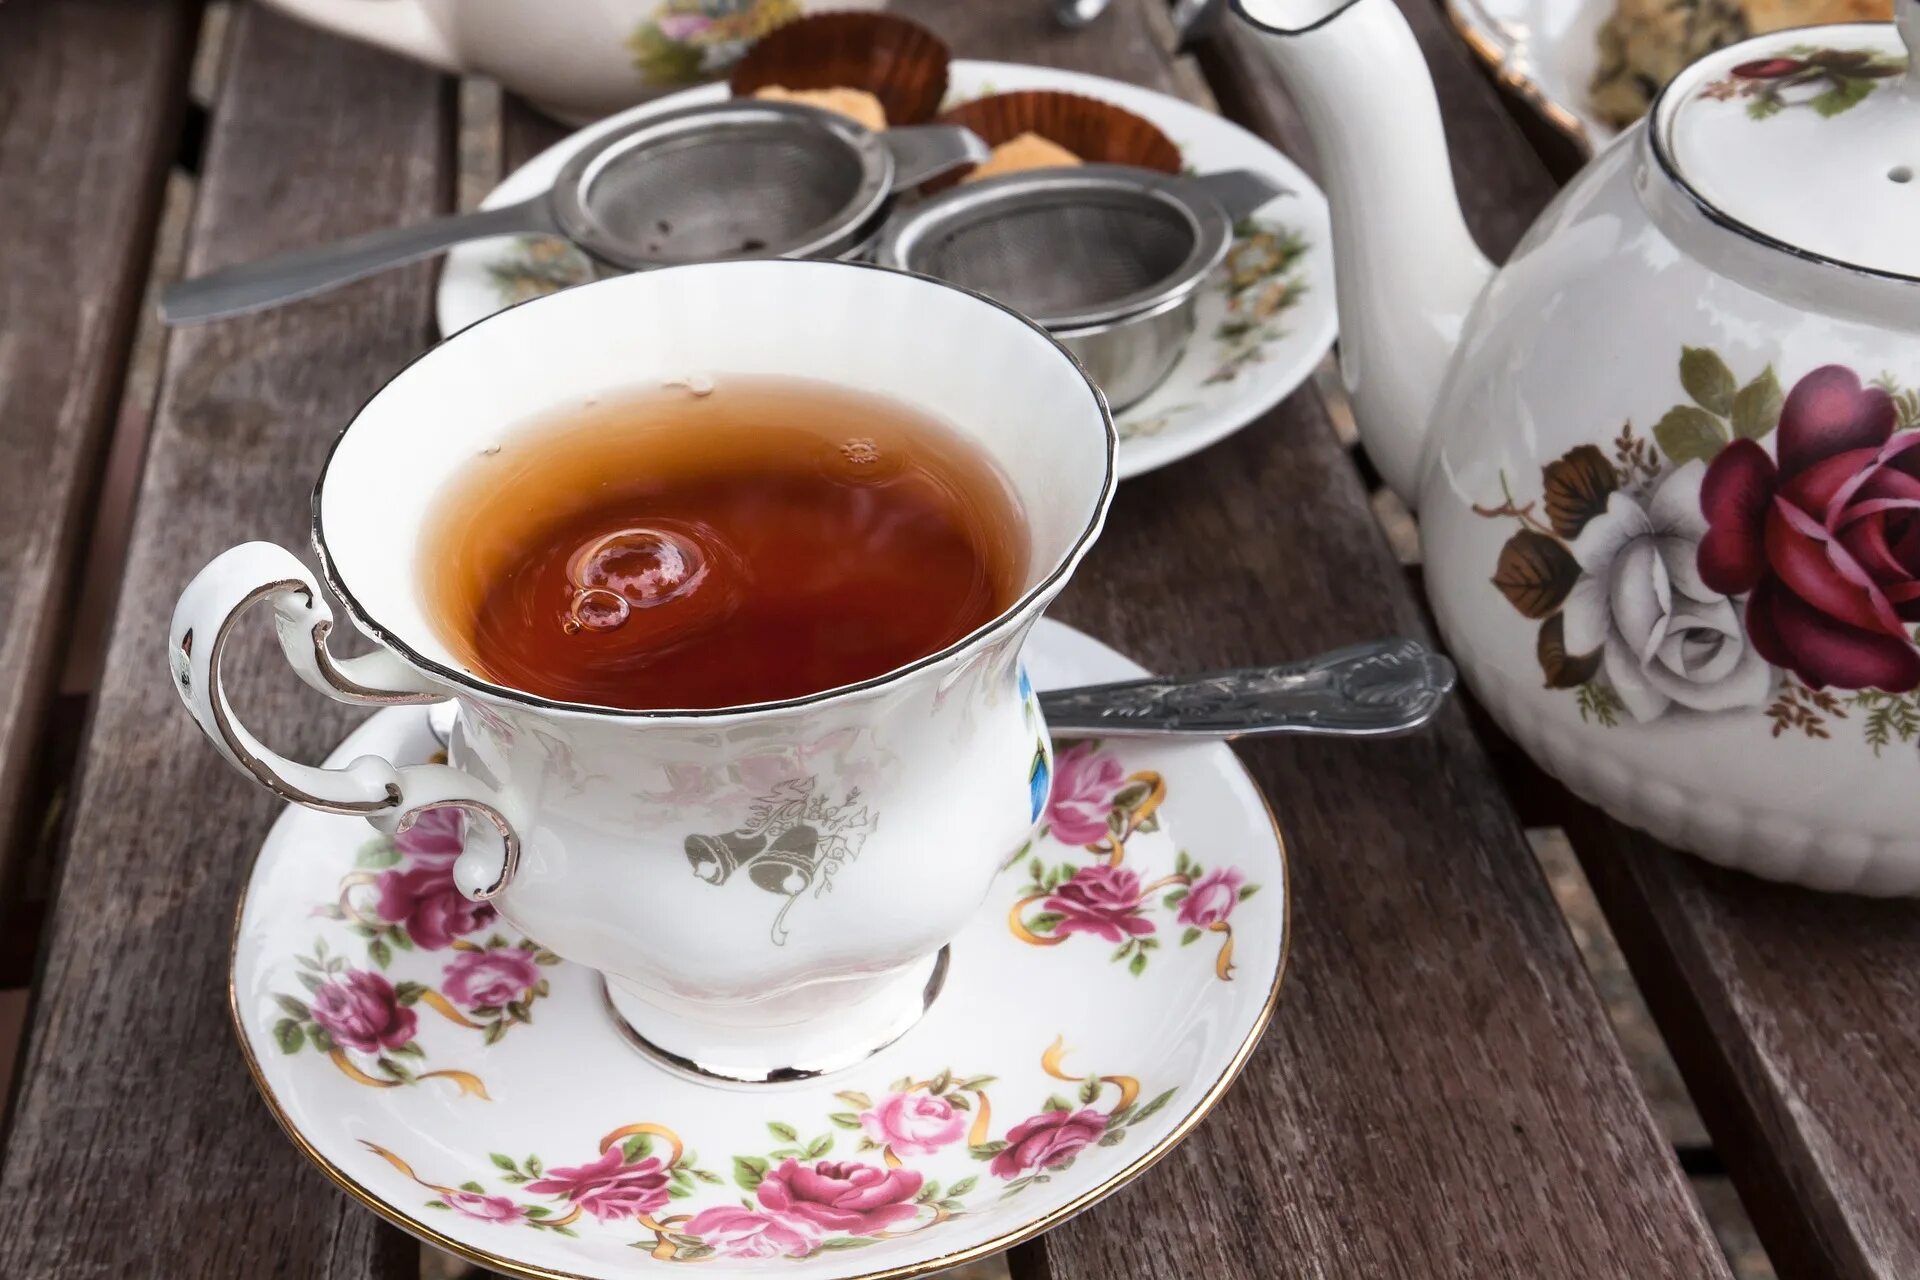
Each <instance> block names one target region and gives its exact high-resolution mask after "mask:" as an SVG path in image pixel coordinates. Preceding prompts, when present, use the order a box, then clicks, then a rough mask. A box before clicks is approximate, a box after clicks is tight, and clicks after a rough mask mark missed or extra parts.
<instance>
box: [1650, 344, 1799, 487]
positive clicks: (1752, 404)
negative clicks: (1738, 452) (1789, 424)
mask: <svg viewBox="0 0 1920 1280" xmlns="http://www.w3.org/2000/svg"><path fill="white" fill-rule="evenodd" d="M1680 385H1681V386H1682V387H1683V388H1685V389H1686V393H1687V395H1688V396H1690V397H1692V399H1693V403H1692V404H1677V405H1675V406H1674V407H1673V408H1671V409H1669V410H1667V412H1666V416H1665V417H1663V418H1661V419H1660V421H1659V422H1657V423H1655V424H1654V428H1653V438H1654V440H1655V441H1656V442H1657V443H1658V444H1659V446H1660V449H1661V451H1662V452H1663V453H1665V454H1666V455H1667V457H1668V458H1670V459H1671V460H1672V461H1674V462H1675V463H1682V462H1691V461H1693V460H1694V459H1696V458H1698V459H1700V460H1701V461H1706V460H1708V459H1711V458H1712V457H1713V456H1714V455H1715V454H1717V453H1719V452H1720V450H1721V449H1723V448H1725V447H1726V445H1727V444H1728V442H1729V441H1731V440H1733V439H1735V438H1738V439H1742V440H1758V439H1760V438H1761V437H1762V436H1765V435H1767V434H1768V433H1769V432H1771V431H1772V430H1773V429H1774V427H1775V426H1777V425H1778V424H1779V422H1780V405H1781V401H1782V396H1781V392H1780V379H1779V378H1778V377H1777V376H1776V375H1775V374H1774V372H1773V366H1772V365H1768V366H1767V367H1766V368H1765V369H1762V370H1761V371H1760V374H1759V376H1757V377H1755V378H1754V379H1753V380H1752V381H1751V382H1749V383H1747V384H1746V385H1745V386H1736V385H1735V382H1734V377H1733V371H1732V370H1731V369H1729V368H1728V367H1727V362H1726V361H1724V360H1722V359H1721V358H1720V356H1719V354H1718V353H1717V352H1715V351H1713V350H1711V349H1710V348H1707V347H1683V348H1681V351H1680Z"/></svg>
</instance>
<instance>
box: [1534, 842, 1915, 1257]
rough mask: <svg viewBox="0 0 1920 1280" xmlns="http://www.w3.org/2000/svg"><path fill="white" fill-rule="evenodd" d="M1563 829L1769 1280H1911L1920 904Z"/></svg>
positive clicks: (1913, 1254)
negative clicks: (1793, 881)
mask: <svg viewBox="0 0 1920 1280" xmlns="http://www.w3.org/2000/svg"><path fill="white" fill-rule="evenodd" d="M1574 813H1575V816H1574V817H1571V818H1569V820H1568V822H1567V827H1568V835H1569V836H1570V837H1571V838H1572V840H1573V843H1574V848H1575V849H1576V850H1577V851H1578V852H1579V854H1580V857H1581V862H1582V865H1583V866H1584V867H1585V868H1586V872H1587V879H1588V880H1589V881H1590V882H1591V883H1592V885H1593V887H1594V892H1595V894H1596V895H1597V896H1598V897H1599V899H1600V904H1601V906H1602V907H1603V908H1604V909H1605V910H1606V913H1607V917H1608V921H1609V923H1610V924H1611V925H1612V927H1613V932H1614V936H1615V937H1617V938H1618V939H1619V942H1620V947H1621V950H1622V951H1623V952H1625V954H1626V957H1627V960H1628V962H1629V963H1630V964H1631V965H1632V966H1633V970H1634V974H1635V976H1636V977H1637V978H1638V980H1639V983H1640V988H1641V990H1642V991H1644V992H1645V993H1646V997H1647V1003H1648V1005H1649V1007H1650V1008H1651V1009H1652V1010H1653V1013H1654V1016H1655V1018H1656V1019H1657V1020H1658V1021H1659V1024H1660V1029H1661V1031H1662V1032H1663V1033H1664V1034H1665V1036H1666V1038H1667V1043H1668V1045H1669V1046H1670V1047H1671V1048H1672V1050H1673V1056H1674V1060H1675V1061H1676V1062H1677V1063H1678V1064H1679V1066H1680V1069H1681V1072H1682V1073H1683V1075H1684V1076H1685V1077H1686V1080H1687V1085H1688V1090H1689V1092H1690V1093H1691V1094H1692V1095H1693V1099H1694V1102H1695V1105H1696V1106H1698V1108H1699V1110H1700V1114H1701V1118H1702V1119H1703V1120H1704V1121H1705V1122H1706V1125H1707V1130H1708V1132H1709V1133H1711V1134H1712V1135H1713V1140H1714V1144H1715V1145H1716V1146H1717V1147H1718V1148H1719V1149H1720V1151H1721V1154H1722V1156H1723V1157H1724V1159H1725V1162H1726V1165H1727V1169H1728V1171H1729V1173H1731V1174H1732V1176H1733V1181H1734V1185H1735V1186H1736V1187H1738V1189H1739V1191H1740V1195H1741V1199H1742V1200H1744V1201H1745V1202H1746V1205H1747V1209H1748V1213H1749V1215H1750V1216H1751V1217H1752V1218H1753V1220H1754V1225H1755V1227H1756V1229H1757V1230H1758V1232H1759V1234H1760V1239H1761V1242H1762V1243H1763V1244H1764V1245H1765V1246H1766V1249H1767V1253H1768V1255H1769V1257H1770V1258H1771V1259H1772V1260H1773V1263H1774V1266H1775V1268H1776V1270H1778V1271H1779V1273H1780V1275H1781V1277H1782V1280H1911V1278H1912V1277H1914V1276H1917V1275H1920V1109H1916V1104H1915V1099H1916V1098H1920V905H1916V904H1915V903H1913V902H1911V901H1891V902H1886V901H1882V902H1876V901H1868V900H1864V899H1859V898H1848V897H1839V896H1831V895H1822V894H1816V893H1812V892H1810V891H1808V890H1805V889H1796V888H1792V887H1788V886H1783V885H1773V884H1767V883H1765V882H1763V881H1760V880H1756V879H1754V878H1753V877H1751V876H1746V875H1740V874H1737V873H1734V872H1729V871H1723V870H1720V869H1718V868H1716V867H1711V866H1708V865H1707V864H1705V863H1703V862H1700V861H1698V860H1697V859H1694V858H1690V857H1687V856H1686V855H1684V854H1680V853H1676V852H1674V851H1672V850H1670V849H1667V848H1665V847H1663V846H1661V845H1660V844H1658V843H1656V842H1655V841H1654V840H1652V839H1651V838H1649V837H1647V836H1645V835H1642V834H1640V833H1639V832H1635V831H1630V830H1628V829H1627V828H1625V827H1622V826H1620V825H1619V824H1618V823H1615V822H1612V821H1609V820H1608V819H1606V818H1604V817H1602V816H1601V815H1600V814H1599V813H1598V812H1597V811H1594V810H1592V809H1588V808H1585V807H1584V806H1581V807H1578V808H1577V809H1575V810H1574Z"/></svg>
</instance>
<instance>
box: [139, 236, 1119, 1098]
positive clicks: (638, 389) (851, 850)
mask: <svg viewBox="0 0 1920 1280" xmlns="http://www.w3.org/2000/svg"><path fill="white" fill-rule="evenodd" d="M1114 451H1115V437H1114V431H1113V425H1112V422H1111V419H1110V416H1109V414H1108V412H1107V408H1106V405H1105V403H1104V401H1103V400H1102V398H1101V396H1100V393H1099V391H1098V390H1097V389H1096V388H1095V387H1094V386H1093V385H1092V384H1091V383H1090V382H1089V380H1088V379H1087V377H1086V376H1085V374H1084V373H1083V371H1082V370H1081V369H1080V367H1079V366H1078V365H1077V364H1076V363H1075V362H1074V360H1073V359H1072V358H1071V357H1070V356H1068V355H1067V354H1066V353H1065V352H1064V351H1063V350H1062V349H1061V348H1060V347H1059V346H1058V345H1057V344H1056V343H1055V342H1054V341H1053V340H1052V339H1051V338H1049V337H1048V336H1047V335H1046V334H1045V333H1044V332H1043V331H1042V330H1040V329H1039V328H1037V327H1036V326H1034V325H1032V324H1031V323H1029V322H1028V321H1026V320H1024V319H1022V318H1021V317H1020V316H1018V315H1016V314H1015V313H1013V312H1011V311H1009V310H1007V309H1006V308H1004V307H1002V306H1000V305H999V304H997V303H994V302H992V301H990V300H988V299H986V298H983V297H981V296H979V295H976V294H973V293H969V292H967V291H965V290H962V289H958V288H955V287H952V286H949V285H945V284H941V283H938V282H935V281H932V280H928V279H924V278H921V277H916V276H911V275H906V274H902V273H895V272H889V271H884V270H881V269H878V268H873V267H866V266H859V265H853V264H846V263H833V262H793V261H742V262H728V263H717V264H709V265H700V266H689V267H676V268H671V269H667V270H662V271H657V272H651V273H646V274H641V275H632V276H623V277H618V278H614V279H610V280H605V281H601V282H598V283H595V284H592V285H588V286H584V287H582V288H578V289H574V290H569V291H567V292H565V293H561V294H557V295H554V296H551V297H548V298H543V299H540V300H537V301H535V302H532V303H528V304H526V305H523V306H520V307H516V308H513V309H510V310H508V311H504V312H501V313H499V314H498V315H496V316H493V317H491V318H489V319H487V320H485V321H482V322H480V323H479V324H476V325H474V326H473V327H472V328H469V329H467V330H464V331H462V332H461V333H459V334H457V335H455V336H454V337H453V338H451V339H449V340H448V341H447V342H445V343H443V344H442V345H441V346H439V347H437V348H435V349H434V350H432V351H430V352H428V353H427V354H426V355H424V356H422V357H421V358H420V359H419V360H417V361H415V362H414V363H413V364H412V365H410V366H409V367H408V368H407V369H405V370H404V371H402V372H401V373H400V374H399V375H398V376H396V377H395V378H394V379H393V380H392V381H391V382H389V383H388V384H387V385H386V386H385V387H384V388H383V389H382V390H381V391H380V392H379V393H378V394H377V395H375V396H374V398H373V399H372V400H371V401H369V402H368V404H367V405H366V406H365V408H363V409H362V410H361V412H360V413H359V414H358V415H357V416H356V417H355V418H354V420H353V421H352V422H351V423H350V424H349V425H348V426H347V428H346V429H345V430H344V431H343V432H342V433H341V435H340V437H339V439H338V440H337V441H336V443H335V446H334V448H333V451H332V453H331V454H330V456H329V458H328V460H327V463H326V465H325V467H324V469H323V471H322V473H321V476H320V479H319V482H318V484H317V485H316V488H315V491H314V543H315V547H316V549H317V551H318V553H319V557H320V562H321V565H322V568H323V572H324V575H325V578H326V581H327V583H328V585H329V586H330V587H331V588H332V589H333V591H334V593H335V595H337V596H338V597H339V599H340V600H341V601H342V602H343V603H344V604H345V605H346V608H347V611H348V614H349V616H350V617H351V618H352V619H353V621H354V623H355V624H356V626H358V628H359V629H360V630H361V631H362V632H364V633H365V634H366V635H368V636H369V637H371V638H372V639H373V640H375V641H376V642H377V644H378V646H379V647H378V648H376V649H375V650H374V651H373V652H371V653H368V654H365V655H363V656H360V657H355V658H335V657H333V656H332V654H331V653H330V652H329V650H328V648H327V644H326V637H327V633H328V632H329V630H330V629H331V626H332V614H331V611H330V609H329V608H328V606H327V604H326V601H325V599H324V598H323V596H322V593H321V589H320V586H319V583H318V582H317V581H316V580H315V578H314V577H313V576H312V575H311V574H310V573H308V571H307V570H306V569H305V568H304V567H303V566H302V565H301V563H300V562H299V561H298V560H297V559H296V558H295V557H294V556H293V555H292V554H291V553H289V552H287V551H286V550H284V549H282V548H279V547H276V546H272V545H270V544H264V543H249V544H246V545H243V546H240V547H236V548H234V549H233V550H231V551H229V552H227V553H225V554H224V555H222V556H220V557H219V558H217V559H216V560H215V561H213V563H212V564H210V565H209V566H208V567H207V568H206V569H205V570H203V571H202V572H201V573H200V575H199V576H198V577H196V578H195V579H194V581H193V582H192V584H190V585H189V587H188V588H187V590H186V592H185V593H184V594H183V595H182V597H181V600H180V603H179V606H178V607H177V609H176V611H175V615H174V620H173V627H172V631H171V660H172V666H173V673H174V679H175V684H176V688H177V689H178V691H179V692H180V694H181V696H182V698H183V699H184V700H185V701H186V703H187V705H188V707H189V709H190V710H191V711H192V713H193V714H194V716H195V718H196V720H198V722H199V723H200V724H201V726H202V728H203V729H205V730H206V732H207V733H208V735H209V737H210V738H212V740H213V741H214V744H215V746H216V747H218V748H219V749H220V750H221V751H222V753H223V754H224V755H226V756H227V758H228V759H229V760H230V761H232V762H233V763H234V764H235V765H236V766H237V767H239V768H241V769H242V770H244V771H245V772H247V773H249V774H251V775H253V776H254V777H255V778H256V779H258V780H259V781H261V782H263V783H264V784H266V785H267V786H269V787H271V788H272V789H273V790H274V791H276V792H277V793H278V794H280V795H282V796H284V797H286V798H288V799H290V800H293V801H295V802H298V803H302V804H307V805H310V806H312V807H315V808H320V809H324V810H328V811H332V812H340V813H357V814H360V815H362V816H364V817H366V818H367V819H368V820H369V821H370V822H372V823H373V824H374V825H375V826H377V827H379V828H381V829H382V830H387V831H393V830H396V829H400V828H402V827H404V826H406V825H408V824H409V823H411V822H412V821H413V820H414V819H415V818H417V816H418V815H419V814H420V813H421V812H423V811H425V810H427V809H430V808H435V807H439V806H453V807H457V808H459V809H461V810H464V811H465V813H466V815H467V819H468V821H467V824H466V836H465V840H464V847H463V852H462V853H461V855H460V857H459V859H458V860H457V862H456V863H455V865H454V869H453V875H454V879H455V881H456V883H457V885H458V886H459V888H460V890H461V891H462V892H463V893H465V894H467V895H468V896H469V897H473V898H484V899H486V900H489V901H491V902H492V904H493V905H494V907H495V908H496V909H497V910H498V911H499V912H500V914H501V915H502V916H504V917H505V918H506V919H507V920H508V922H509V923H511V924H512V925H513V926H514V927H515V928H517V929H519V930H521V931H522V932H523V933H525V934H526V935H527V936H529V937H531V938H534V939H537V940H538V941H539V942H540V943H541V944H542V945H544V946H546V947H548V948H550V949H551V950H553V951H555V952H557V953H559V954H560V955H562V956H564V957H566V958H567V959H569V960H572V961H575V962H577V963H580V964H584V965H587V966H589V967H591V968H593V969H596V970H598V971H599V972H600V973H601V975H602V976H603V977H604V978H605V981H606V986H607V993H608V999H609V1002H610V1006H611V1009H612V1011H613V1013H614V1015H615V1016H616V1018H617V1019H618V1020H619V1021H620V1022H621V1023H622V1024H623V1026H624V1028H625V1029H626V1030H627V1031H628V1033H629V1034H630V1035H631V1037H632V1038H634V1039H635V1040H636V1041H637V1042H639V1043H640V1044H642V1045H643V1046H644V1047H646V1048H648V1049H650V1050H651V1051H653V1052H655V1053H656V1054H658V1055H659V1056H661V1057H663V1058H665V1059H667V1060H669V1061H672V1062H675V1063H677V1064H679V1065H680V1066H682V1067H684V1068H686V1069H690V1070H695V1071H699V1072H703V1073H706V1074H709V1075H712V1076H715V1077H720V1078H725V1079H732V1080H749V1081H758V1080H773V1079H789V1078H794V1077H796V1076H802V1075H809V1074H815V1073H818V1072H821V1071H827V1070H832V1069H835V1068H838V1067H841V1066H845V1065H850V1064H851V1063H854V1062H857V1061H860V1060H861V1059H863V1058H864V1057H866V1056H867V1055H868V1054H870V1053H871V1052H873V1051H874V1050H876V1049H877V1048H879V1047H880V1046H882V1045H884V1044H886V1043H889V1042H891V1041H892V1040H893V1039H895V1038H897V1037H898V1036H899V1035H900V1034H902V1033H903V1032H904V1031H905V1030H906V1029H907V1028H909V1027H911V1026H912V1025H913V1023H914V1022H915V1021H917V1019H918V1018H919V1016H920V1015H921V1014H922V1013H923V1012H924V1010H925V1008H926V1007H927V1005H928V1003H929V1002H930V1001H931V1000H932V999H933V998H934V997H935V996H936V995H937V993H938V990H939V985H940V982H941V981H942V977H943V974H944V971H945V964H946V955H945V945H946V943H947V941H948V940H949V939H950V938H952V937H953V936H954V935H955V934H956V933H957V932H958V931H959V930H960V928H961V926H962V925H963V924H964V923H965V921H966V920H967V918H968V917H969V916H970V915H971V914H972V912H973V910H974V909H975V908H976V907H977V905H978V904H979V903H980V901H981V900H982V899H983V897H984V896H985V894H986V892H987V889H988V886H989V884H990V882H991V880H992V877H993V875H994V874H995V871H996V869H997V868H998V867H999V866H1000V865H1001V864H1002V863H1003V862H1004V861H1005V859H1006V857H1007V855H1008V854H1009V853H1011V852H1012V851H1013V850H1014V849H1016V848H1017V847H1019V845H1020V843H1021V842H1022V841H1023V840H1024V839H1025V838H1026V836H1027V835H1028V833H1029V831H1030V830H1031V828H1032V825H1033V823H1034V821H1035V819H1036V818H1037V816H1038V814H1039V811H1040V809H1041V807H1042V806H1043V805H1044V803H1045V799H1046V788H1047V780H1048V778H1049V776H1050V772H1051V755H1050V748H1049V745H1048V738H1047V733H1046V728H1045V725H1044V723H1043V722H1042V720H1041V717H1040V712H1039V707H1038V703H1037V700H1036V699H1035V698H1034V697H1033V695H1032V691H1031V690H1030V689H1029V688H1028V687H1027V685H1026V683H1025V681H1024V679H1023V678H1022V676H1021V673H1020V667H1019V653H1020V647H1021V645H1022V643H1023V642H1024V640H1025V638H1026V635H1027V632H1028V631H1029V629H1030V628H1031V626H1032V624H1033V622H1034V621H1035V620H1036V619H1037V618H1038V617H1039V615H1040V613H1041V611H1042V609H1044V608H1045V606H1046V604H1047V603H1048V601H1050V600H1051V599H1052V598H1053V597H1054V596H1055V595H1056V594H1057V593H1058V592H1059V590H1060V588H1061V587H1062V586H1063V585H1064V584H1065V582H1066V579H1067V577H1068V575H1069V574H1070V573H1071V572H1072V570H1073V568H1074V566H1075V565H1076V564H1077V563H1078V561H1079V559H1080V557H1081V556H1082V555H1083V554H1084V553H1085V552H1086V550H1087V548H1088V547H1089V546H1090V545H1091V543H1092V541H1093V539H1094V537H1095V536H1096V535H1097V533H1098V531H1099V528H1100V524H1101V522H1102V520H1103V519H1104V516H1105V512H1106V508H1107V503H1108V501H1109V498H1110V497H1111V494H1112V489H1113V485H1114V462H1115V453H1114ZM262 601H264V602H266V603H268V604H270V605H271V607H272V610H273V613H274V617H275V622H276V625H277V628H278V632H279V637H280V640H281V643H282V647H283V649H284V650H285V652H286V655H287V657H288V659H289V661H290V662H291V663H292V665H293V666H294V668H295V670H296V671H297V672H298V673H299V674H300V675H301V676H302V678H303V679H305V680H306V682H307V683H308V684H310V685H312V686H313V687H315V688H316V689H319V690H320V691H321V692H323V693H326V694H328V695H329V696H331V697H334V698H338V699H341V700H344V701H348V702H361V703H368V704H384V703H398V702H432V701H440V700H444V699H449V698H452V699H457V700H458V701H459V704H460V708H461V714H460V717H459V725H458V729H457V730H456V732H455V734H454V737H453V741H452V744H451V754H450V762H449V763H447V764H427V765H406V766H396V765H394V764H393V763H391V762H388V761H384V760H380V759H378V758H374V757H363V758H361V759H358V760H355V761H353V762H352V763H351V764H349V765H347V766H346V767H345V768H342V769H324V768H316V767H313V766H307V765H301V764H298V763H296V762H293V761H290V760H287V759H285V758H284V757H282V756H279V755H277V754H276V753H274V752H272V751H271V750H269V749H268V748H266V747H265V746H264V745H262V744H261V743H260V742H259V741H258V740H256V739H255V738H253V737H252V735H251V734H249V733H248V732H247V730H246V729H245V728H244V727H243V726H242V725H241V724H240V723H239V721H238V720H237V719H236V718H235V716H234V715H233V713H232V710H231V708H230V707H229V706H228V704H227V700H226V697H225V694H224V692H223V691H222V688H221V683H220V681H221V675H220V656H221V650H222V648H223V645H224V642H225V640H226V638H227V636H228V634H229V632H230V631H231V629H232V627H233V626H234V624H235V622H236V621H237V620H238V618H239V616H240V615H241V614H242V613H244V612H245V611H246V610H247V609H248V608H249V607H250V606H251V605H253V604H255V603H259V602H262Z"/></svg>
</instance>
